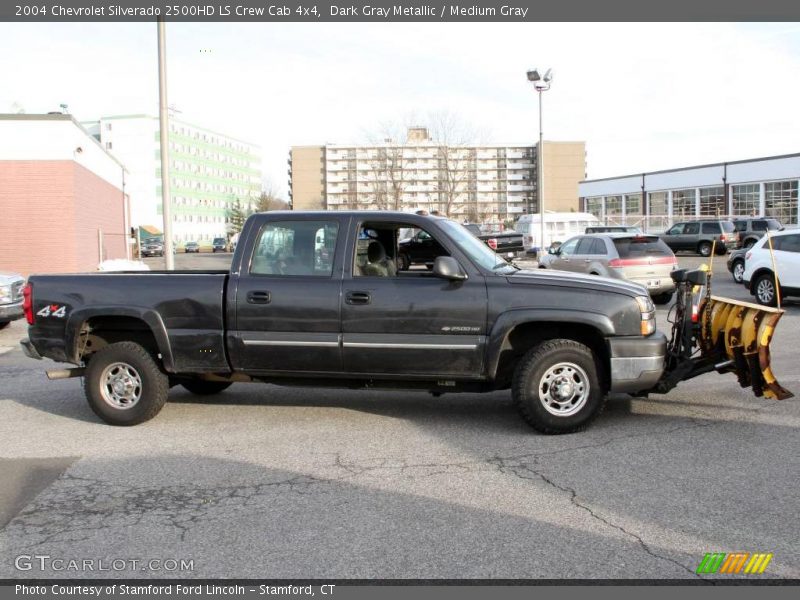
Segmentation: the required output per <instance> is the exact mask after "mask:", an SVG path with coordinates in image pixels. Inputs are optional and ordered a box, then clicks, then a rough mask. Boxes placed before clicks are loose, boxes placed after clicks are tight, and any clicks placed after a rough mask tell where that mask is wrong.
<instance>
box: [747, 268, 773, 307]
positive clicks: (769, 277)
mask: <svg viewBox="0 0 800 600" xmlns="http://www.w3.org/2000/svg"><path fill="white" fill-rule="evenodd" d="M752 285H753V288H752V289H753V293H754V295H755V297H756V302H758V303H759V304H761V305H763V306H777V305H778V294H777V293H776V290H775V276H774V275H773V274H772V273H764V274H763V275H759V276H758V277H757V278H756V280H755V281H754V282H753V284H752Z"/></svg>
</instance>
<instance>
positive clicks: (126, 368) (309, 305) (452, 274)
mask: <svg viewBox="0 0 800 600" xmlns="http://www.w3.org/2000/svg"><path fill="white" fill-rule="evenodd" d="M404 227H412V228H415V229H419V230H424V231H426V232H427V234H428V236H429V237H430V238H431V239H432V240H434V242H435V243H436V246H437V247H438V248H439V249H440V254H439V255H438V256H436V257H435V258H434V264H433V269H432V270H431V272H428V271H425V270H421V271H416V272H415V271H405V272H403V271H401V272H397V271H396V270H395V269H394V268H393V267H394V262H395V258H396V253H397V250H398V245H399V244H398V241H397V233H398V231H399V229H400V228H404ZM320 233H322V234H323V240H322V242H320V241H319V238H320ZM362 233H364V234H365V235H364V236H362ZM364 238H366V239H364ZM240 241H241V244H240V248H242V249H241V250H238V251H237V252H236V254H235V255H234V258H233V263H232V264H231V268H230V271H229V272H221V271H215V270H209V271H193V272H192V273H191V274H187V273H180V272H176V273H147V272H141V273H125V274H118V273H115V274H110V273H89V274H58V275H33V276H31V278H30V281H29V284H28V287H27V290H28V291H27V293H28V298H29V300H28V302H27V308H26V309H25V314H26V318H27V319H28V322H29V324H30V327H29V329H28V335H29V339H26V340H23V341H22V347H23V349H24V351H25V353H26V354H27V355H28V356H30V357H32V358H41V357H47V358H52V359H54V360H57V361H59V362H68V363H73V364H74V365H76V368H74V369H70V370H65V369H63V367H59V371H58V372H56V373H54V374H53V376H54V377H57V378H64V377H83V378H84V389H85V393H86V396H87V399H88V402H89V405H90V407H91V408H92V410H93V411H94V412H95V414H97V415H98V417H100V418H101V419H103V420H104V421H106V422H108V423H111V424H115V425H135V424H137V423H141V422H144V421H146V420H148V419H151V418H153V417H154V416H155V415H156V414H158V412H159V411H160V410H161V408H162V407H163V406H164V403H165V402H166V400H167V397H168V394H169V390H170V388H171V387H172V386H173V385H181V386H183V387H184V388H186V389H187V390H189V391H190V392H192V393H195V394H200V395H208V394H215V393H219V392H221V391H223V390H225V389H226V388H228V387H229V386H230V385H231V384H232V383H233V382H235V381H253V382H266V383H285V384H288V385H292V384H298V385H308V386H336V387H338V386H345V387H350V388H361V387H363V388H369V389H375V388H381V387H382V388H386V389H390V390H396V389H416V390H427V391H430V392H432V393H434V394H436V395H439V394H441V393H443V392H446V393H451V392H490V391H496V390H503V389H505V390H509V389H510V390H511V395H512V397H513V398H514V402H515V405H516V406H517V408H518V410H519V412H520V415H521V416H522V417H523V418H524V419H525V420H526V421H527V422H528V423H529V424H531V425H532V426H533V427H534V428H536V429H537V430H539V431H542V432H545V433H563V432H569V431H576V430H579V429H582V428H584V427H585V426H586V425H588V424H589V422H591V421H592V419H593V418H594V417H596V416H597V415H598V414H599V413H600V411H601V409H602V407H603V404H604V402H605V398H606V395H607V393H608V392H631V393H636V392H643V391H647V390H652V389H654V388H655V386H656V385H659V384H661V383H662V374H664V372H665V368H666V363H665V358H666V336H665V335H664V334H663V333H662V332H660V331H657V329H656V319H655V309H654V306H653V303H652V301H651V299H650V298H649V297H648V296H647V294H646V293H645V291H644V289H643V288H642V287H641V286H640V285H635V284H631V283H629V282H626V281H621V280H618V279H617V280H615V279H608V278H600V277H592V278H590V277H588V276H586V275H579V274H575V273H561V272H549V271H548V272H546V271H537V270H533V271H524V270H521V269H518V268H517V267H515V266H513V265H510V264H508V263H506V262H505V261H503V260H501V259H499V257H498V256H497V255H496V254H495V253H494V252H492V251H491V250H489V248H487V247H486V245H485V244H483V243H481V242H480V241H479V240H476V239H475V237H474V236H473V235H472V234H470V233H469V232H468V231H467V230H466V229H464V227H462V226H461V225H460V224H458V223H456V222H454V221H451V220H448V219H444V218H431V217H425V216H420V215H409V214H405V213H400V212H390V211H358V212H355V211H331V212H301V211H292V212H279V211H273V212H267V213H257V214H255V215H252V216H250V217H249V218H248V219H247V221H246V222H245V225H244V229H243V231H242V234H241V239H240ZM362 242H366V243H362ZM323 247H324V248H330V249H332V250H333V252H331V253H330V254H329V255H328V257H327V259H326V260H324V261H320V260H318V258H319V256H316V255H315V253H316V251H317V249H318V248H323ZM362 261H363V262H362ZM226 315H227V317H226ZM230 315H236V318H235V319H231V318H228V317H229V316H230ZM687 360H688V359H687ZM670 386H673V387H674V383H671V380H669V381H667V380H664V381H663V385H661V387H659V389H660V390H662V393H663V392H664V391H665V390H668V389H670Z"/></svg>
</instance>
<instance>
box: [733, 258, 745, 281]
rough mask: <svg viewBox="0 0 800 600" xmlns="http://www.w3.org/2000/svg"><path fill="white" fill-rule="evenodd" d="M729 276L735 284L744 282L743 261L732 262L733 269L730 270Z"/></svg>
mask: <svg viewBox="0 0 800 600" xmlns="http://www.w3.org/2000/svg"><path fill="white" fill-rule="evenodd" d="M731 275H733V280H734V281H735V282H736V283H742V281H744V261H743V260H735V261H733V268H732V269H731Z"/></svg>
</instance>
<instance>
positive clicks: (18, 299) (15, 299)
mask: <svg viewBox="0 0 800 600" xmlns="http://www.w3.org/2000/svg"><path fill="white" fill-rule="evenodd" d="M24 285H25V278H24V277H23V276H22V275H20V274H19V273H9V272H7V271H0V329H3V328H4V327H5V326H7V325H8V324H9V323H10V322H11V321H14V320H16V319H19V318H21V317H22V316H23V314H24V313H23V310H22V299H23V298H22V288H23V286H24Z"/></svg>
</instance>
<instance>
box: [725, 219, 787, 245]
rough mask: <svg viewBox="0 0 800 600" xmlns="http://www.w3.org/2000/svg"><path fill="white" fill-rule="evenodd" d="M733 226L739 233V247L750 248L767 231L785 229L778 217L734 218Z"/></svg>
mask: <svg viewBox="0 0 800 600" xmlns="http://www.w3.org/2000/svg"><path fill="white" fill-rule="evenodd" d="M733 226H734V228H735V229H736V233H738V234H739V243H738V244H737V247H738V248H750V247H751V246H752V245H753V244H755V243H756V242H757V241H758V240H760V239H761V238H762V237H763V236H764V234H765V233H766V232H767V231H783V225H781V222H780V221H778V220H777V219H769V218H760V219H734V221H733Z"/></svg>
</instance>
